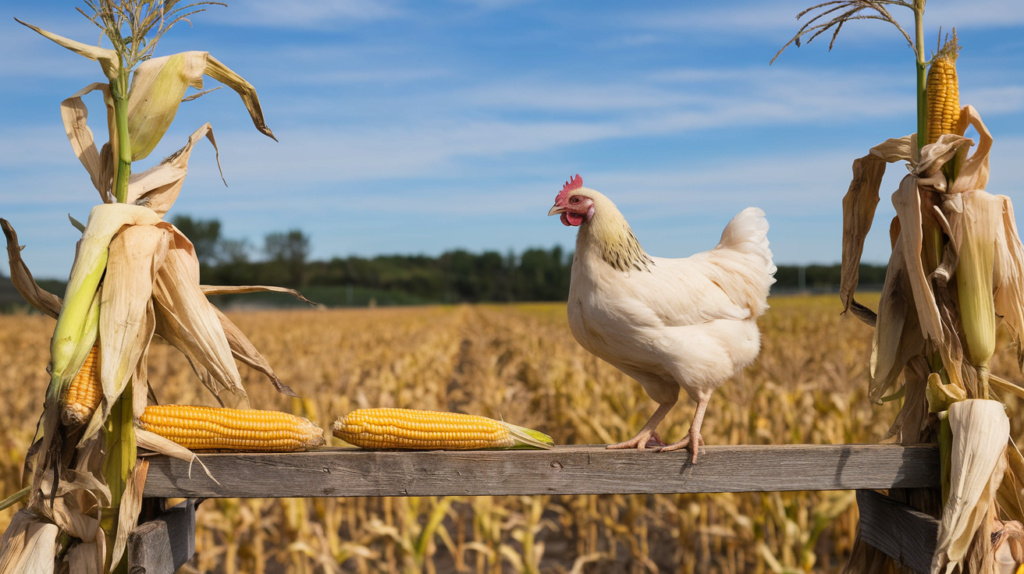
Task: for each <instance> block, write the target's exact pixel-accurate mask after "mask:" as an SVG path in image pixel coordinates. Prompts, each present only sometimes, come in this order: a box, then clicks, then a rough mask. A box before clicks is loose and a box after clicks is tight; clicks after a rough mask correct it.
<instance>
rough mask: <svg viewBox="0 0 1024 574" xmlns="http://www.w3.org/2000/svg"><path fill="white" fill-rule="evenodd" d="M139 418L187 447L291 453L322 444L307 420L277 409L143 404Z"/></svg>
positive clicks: (317, 431)
mask: <svg viewBox="0 0 1024 574" xmlns="http://www.w3.org/2000/svg"><path fill="white" fill-rule="evenodd" d="M141 421H142V425H143V428H144V429H145V430H147V431H150V432H152V433H155V434H158V435H160V436H162V437H164V438H166V439H169V440H171V441H174V442H175V443H177V444H179V445H181V446H183V447H185V448H187V449H189V450H233V451H254V452H293V451H300V450H306V449H307V448H309V447H314V446H321V445H323V444H324V437H323V431H322V430H321V429H320V428H319V427H317V426H316V425H314V424H313V423H312V422H310V421H309V419H305V418H302V417H297V416H295V415H291V414H288V413H282V412H278V411H260V410H240V409H222V408H214V407H197V406H191V405H162V406H150V407H146V410H145V412H144V413H143V414H142V417H141Z"/></svg>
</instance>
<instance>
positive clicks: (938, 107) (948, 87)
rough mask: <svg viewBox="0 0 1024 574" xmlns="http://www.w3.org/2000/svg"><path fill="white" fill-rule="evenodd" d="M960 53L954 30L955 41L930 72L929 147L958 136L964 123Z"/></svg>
mask: <svg viewBox="0 0 1024 574" xmlns="http://www.w3.org/2000/svg"><path fill="white" fill-rule="evenodd" d="M959 51H960V46H959V45H958V44H957V38H956V29H955V28H954V29H953V39H952V40H947V41H946V44H945V45H944V46H943V47H942V48H941V49H940V50H939V51H938V52H937V53H936V54H935V57H934V58H933V59H932V65H931V67H929V68H928V84H927V90H928V143H935V142H936V141H938V139H939V136H943V135H945V134H951V133H954V131H955V130H956V124H957V122H958V121H959V120H960V87H959V83H958V81H957V77H956V57H957V54H958V52H959Z"/></svg>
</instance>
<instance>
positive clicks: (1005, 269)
mask: <svg viewBox="0 0 1024 574" xmlns="http://www.w3.org/2000/svg"><path fill="white" fill-rule="evenodd" d="M996 198H997V200H998V201H1000V202H1001V203H1002V221H1001V225H1000V226H999V227H1001V229H1000V230H999V231H1000V232H999V233H997V235H996V253H995V266H994V270H993V271H994V272H993V283H994V288H995V312H996V314H997V315H999V316H1000V317H1002V319H1003V325H1005V326H1006V330H1007V331H1009V333H1010V338H1011V340H1012V341H1013V344H1014V345H1016V346H1017V366H1018V367H1019V368H1021V369H1024V347H1022V345H1021V336H1022V335H1024V246H1022V245H1021V241H1020V236H1019V235H1018V234H1017V221H1016V219H1015V218H1014V216H1013V203H1012V202H1011V201H1010V198H1009V197H1006V196H1004V195H999V196H996ZM12 269H13V266H12Z"/></svg>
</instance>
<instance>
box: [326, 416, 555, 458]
mask: <svg viewBox="0 0 1024 574" xmlns="http://www.w3.org/2000/svg"><path fill="white" fill-rule="evenodd" d="M334 436H336V437H338V438H340V439H342V440H344V441H345V442H347V443H349V444H353V445H355V446H358V447H361V448H365V449H371V450H379V449H408V450H476V449H485V448H502V449H509V448H541V449H546V448H551V447H552V446H553V444H554V442H553V441H552V440H551V437H549V436H547V435H545V434H543V433H540V432H538V431H535V430H531V429H526V428H522V427H517V426H515V425H511V424H508V423H505V422H501V421H496V420H494V419H489V418H487V417H481V416H476V415H467V414H461V413H446V412H434V411H421V410H413V409H387V408H378V409H358V410H355V411H352V412H351V413H349V414H348V415H346V416H345V417H343V418H341V419H338V421H337V422H335V423H334Z"/></svg>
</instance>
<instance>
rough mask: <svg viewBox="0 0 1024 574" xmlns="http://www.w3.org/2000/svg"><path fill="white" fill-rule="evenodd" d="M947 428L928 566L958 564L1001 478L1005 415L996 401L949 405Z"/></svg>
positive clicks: (947, 569)
mask: <svg viewBox="0 0 1024 574" xmlns="http://www.w3.org/2000/svg"><path fill="white" fill-rule="evenodd" d="M949 424H950V427H951V429H952V431H953V448H952V455H951V458H952V475H951V480H950V493H949V500H948V501H947V502H946V506H945V508H943V511H942V522H941V523H940V525H939V539H938V542H937V544H936V549H935V556H934V558H933V560H932V572H933V573H938V572H944V573H945V574H949V573H950V572H952V571H953V570H954V569H955V568H956V567H957V566H959V565H960V564H961V563H962V562H963V560H964V558H965V556H966V554H967V550H968V548H969V547H970V544H971V540H972V539H973V538H974V534H975V532H976V531H977V530H978V528H979V527H981V525H982V521H983V520H984V518H985V517H986V515H987V514H988V510H989V505H990V504H991V502H992V500H993V498H994V497H995V493H996V490H997V489H998V487H999V484H1000V483H1001V482H1002V479H1003V472H1004V471H1005V470H1006V465H1007V460H1006V456H1005V454H1004V453H1005V452H1006V444H1007V442H1008V441H1009V439H1010V420H1009V418H1007V416H1006V412H1005V410H1004V407H1003V404H1002V403H1000V402H998V401H987V400H966V401H960V402H957V403H955V404H953V405H952V406H950V407H949Z"/></svg>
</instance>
